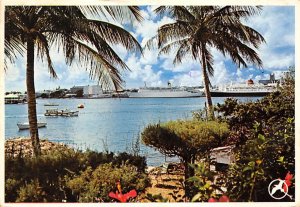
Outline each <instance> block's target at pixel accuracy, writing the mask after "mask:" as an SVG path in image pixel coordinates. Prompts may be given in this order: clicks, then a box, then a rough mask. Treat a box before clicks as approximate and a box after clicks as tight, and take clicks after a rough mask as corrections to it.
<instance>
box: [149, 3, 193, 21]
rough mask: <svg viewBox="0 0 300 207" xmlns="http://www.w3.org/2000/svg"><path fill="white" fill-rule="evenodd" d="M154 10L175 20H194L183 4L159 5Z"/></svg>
mask: <svg viewBox="0 0 300 207" xmlns="http://www.w3.org/2000/svg"><path fill="white" fill-rule="evenodd" d="M154 12H155V13H156V14H157V15H159V16H163V15H167V16H171V18H174V19H175V20H181V21H188V22H189V21H194V20H195V17H194V16H193V14H192V13H190V11H189V10H188V9H187V8H186V7H185V6H160V7H158V8H156V9H155V10H154Z"/></svg>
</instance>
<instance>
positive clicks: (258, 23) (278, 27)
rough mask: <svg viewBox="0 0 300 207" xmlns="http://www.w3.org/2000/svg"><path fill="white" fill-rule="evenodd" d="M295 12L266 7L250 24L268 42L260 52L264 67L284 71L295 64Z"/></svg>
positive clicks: (290, 8) (282, 8) (289, 8)
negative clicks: (288, 49)
mask: <svg viewBox="0 0 300 207" xmlns="http://www.w3.org/2000/svg"><path fill="white" fill-rule="evenodd" d="M294 11H295V10H294V9H293V8H292V7H279V6H278V7H276V6H273V7H270V6H265V7H263V11H262V13H261V15H257V16H255V17H252V18H251V21H249V22H248V24H249V25H250V26H252V27H253V28H254V29H256V30H257V31H258V32H260V33H261V34H262V35H263V36H264V38H265V40H266V44H263V45H261V47H260V49H259V51H258V53H259V55H260V57H261V59H262V60H263V64H264V67H266V68H272V69H281V70H282V69H286V68H287V67H288V66H291V65H294V64H295V56H294V51H293V50H291V49H292V48H294V47H295V19H294V18H295V15H294ZM287 48H290V51H287Z"/></svg>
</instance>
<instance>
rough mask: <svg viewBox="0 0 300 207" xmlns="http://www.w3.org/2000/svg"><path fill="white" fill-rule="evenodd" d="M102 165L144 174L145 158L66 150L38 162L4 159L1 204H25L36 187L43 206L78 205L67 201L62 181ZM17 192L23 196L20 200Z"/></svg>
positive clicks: (30, 159) (54, 152) (46, 155)
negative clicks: (56, 203) (124, 166)
mask: <svg viewBox="0 0 300 207" xmlns="http://www.w3.org/2000/svg"><path fill="white" fill-rule="evenodd" d="M105 163H112V165H113V166H114V167H120V166H122V165H124V164H125V163H127V164H130V165H132V166H134V168H135V169H136V172H138V173H141V174H142V173H143V172H144V171H145V167H146V158H145V157H141V156H138V155H130V154H127V153H121V154H119V155H115V154H114V153H102V152H94V151H90V150H88V151H86V152H80V151H75V150H72V149H69V148H65V149H63V150H62V149H60V150H52V151H51V152H50V151H49V152H47V153H46V154H42V155H41V156H40V157H39V158H32V157H22V156H17V157H11V156H6V157H5V175H6V177H5V200H6V202H15V201H16V200H24V201H25V200H26V199H27V200H28V199H30V198H26V197H25V193H31V188H32V186H36V185H38V186H40V189H42V191H43V192H45V195H44V196H43V197H41V199H42V198H43V199H45V201H47V202H61V201H62V200H67V201H73V202H75V201H78V200H76V199H75V198H73V199H71V197H72V195H71V193H70V189H68V188H66V185H65V183H66V180H65V179H66V177H68V178H70V177H72V176H77V175H79V174H80V172H83V171H85V170H86V169H91V170H92V171H93V170H95V169H96V168H97V167H98V166H100V165H102V164H105ZM136 182H138V181H136ZM29 184H30V185H29ZM27 185H29V186H27ZM21 189H22V191H21ZM20 192H22V193H23V194H22V198H21V197H20V196H21V194H20ZM31 198H32V199H34V198H33V197H31Z"/></svg>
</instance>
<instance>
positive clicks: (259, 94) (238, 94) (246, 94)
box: [210, 91, 271, 97]
mask: <svg viewBox="0 0 300 207" xmlns="http://www.w3.org/2000/svg"><path fill="white" fill-rule="evenodd" d="M270 93H271V91H268V92H263V91H256V92H232V91H211V92H210V94H211V96H212V97H262V96H266V95H268V94H270Z"/></svg>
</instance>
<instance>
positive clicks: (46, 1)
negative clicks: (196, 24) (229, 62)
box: [0, 0, 300, 207]
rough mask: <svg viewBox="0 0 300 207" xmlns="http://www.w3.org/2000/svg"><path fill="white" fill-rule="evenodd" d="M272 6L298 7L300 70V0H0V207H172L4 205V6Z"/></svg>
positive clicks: (298, 200) (299, 144)
mask: <svg viewBox="0 0 300 207" xmlns="http://www.w3.org/2000/svg"><path fill="white" fill-rule="evenodd" d="M82 4H84V5H99V4H101V5H176V4H177V5H263V6H264V5H265V6H267V5H269V6H270V5H272V6H295V15H296V17H295V38H296V40H295V68H298V67H299V57H300V53H299V37H300V32H299V30H300V15H299V12H300V10H299V9H300V8H299V6H300V1H299V0H273V1H270V0H251V1H243V2H241V1H238V0H218V1H210V0H186V1H183V0H164V1H162V0H131V1H130V0H30V1H29V0H0V23H1V25H0V33H1V34H0V42H1V43H0V44H1V52H0V60H1V61H0V71H1V72H0V74H1V79H0V97H1V98H0V116H1V119H0V133H1V137H0V166H1V167H0V206H1V207H2V206H3V207H10V206H11V207H32V206H43V207H50V206H51V207H52V206H73V205H76V206H85V207H86V206H89V207H92V206H97V207H99V206H130V207H134V206H145V207H146V206H147V207H148V206H153V207H156V206H157V207H158V206H170V203H126V204H117V203H66V204H64V203H45V204H44V203H18V204H11V203H4V177H5V175H4V140H5V136H4V129H5V126H4V99H3V98H2V96H3V94H4V93H5V90H4V83H5V82H4V61H3V60H4V54H3V53H4V6H9V5H82ZM298 73H299V72H297V71H295V76H296V103H295V105H296V108H295V112H296V129H295V130H296V133H295V134H296V143H295V148H296V155H295V157H298V159H300V157H299V156H300V153H299V150H300V138H299V135H300V126H299V124H297V123H298V120H299V112H298V107H297V106H298V104H299V90H297V89H298V88H299V86H300V83H299V81H300V76H299V75H298ZM2 117H3V118H2ZM295 163H296V166H295V167H296V175H295V179H296V180H297V183H296V184H298V185H300V182H299V180H300V174H299V163H298V162H297V160H296V162H295ZM171 205H176V206H185V207H186V206H187V207H195V206H212V205H219V206H239V207H243V206H264V207H265V206H274V207H277V206H287V207H289V206H291V207H294V206H295V207H297V206H300V191H299V186H296V191H295V202H282V203H277V202H276V203H275V202H274V203H273V202H268V203H266V202H264V203H241V202H238V203H172V204H171Z"/></svg>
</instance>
